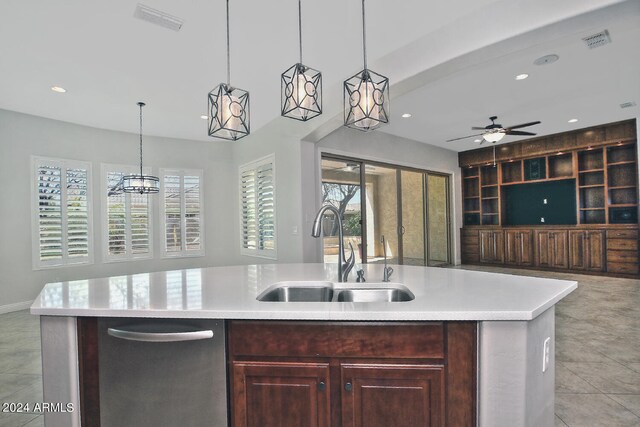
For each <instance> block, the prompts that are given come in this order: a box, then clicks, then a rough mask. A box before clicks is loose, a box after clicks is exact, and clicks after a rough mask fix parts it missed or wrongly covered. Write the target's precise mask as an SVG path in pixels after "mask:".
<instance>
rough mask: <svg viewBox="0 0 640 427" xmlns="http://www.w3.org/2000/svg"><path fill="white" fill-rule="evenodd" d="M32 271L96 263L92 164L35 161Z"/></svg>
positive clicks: (36, 158) (37, 159)
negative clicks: (92, 211)
mask: <svg viewBox="0 0 640 427" xmlns="http://www.w3.org/2000/svg"><path fill="white" fill-rule="evenodd" d="M31 163H32V177H33V185H32V198H31V200H32V215H33V227H32V228H33V231H32V235H33V236H32V237H33V250H32V251H33V268H34V269H40V268H46V267H53V266H60V265H70V264H88V263H92V262H93V247H92V244H93V242H92V234H91V233H92V223H91V197H90V196H91V195H90V188H91V164H90V163H88V162H77V161H71V160H62V159H50V158H44V157H32V159H31Z"/></svg>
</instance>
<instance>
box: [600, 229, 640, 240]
mask: <svg viewBox="0 0 640 427" xmlns="http://www.w3.org/2000/svg"><path fill="white" fill-rule="evenodd" d="M637 238H638V230H629V229H622V230H607V239H637Z"/></svg>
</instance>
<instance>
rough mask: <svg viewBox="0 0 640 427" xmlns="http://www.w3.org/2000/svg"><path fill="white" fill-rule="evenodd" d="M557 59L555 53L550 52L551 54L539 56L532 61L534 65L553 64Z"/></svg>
mask: <svg viewBox="0 0 640 427" xmlns="http://www.w3.org/2000/svg"><path fill="white" fill-rule="evenodd" d="M558 59H560V57H559V56H558V55H556V54H555V53H552V54H551V55H545V56H541V57H540V58H538V59H536V60H535V61H533V63H534V64H535V65H548V64H553V63H554V62H556V61H557V60H558Z"/></svg>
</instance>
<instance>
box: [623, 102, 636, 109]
mask: <svg viewBox="0 0 640 427" xmlns="http://www.w3.org/2000/svg"><path fill="white" fill-rule="evenodd" d="M635 106H636V103H635V101H629V102H623V103H622V104H620V108H631V107H635Z"/></svg>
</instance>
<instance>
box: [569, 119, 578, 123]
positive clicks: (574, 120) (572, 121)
mask: <svg viewBox="0 0 640 427" xmlns="http://www.w3.org/2000/svg"><path fill="white" fill-rule="evenodd" d="M577 121H578V119H571V120H569V123H575V122H577Z"/></svg>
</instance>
